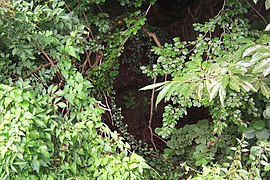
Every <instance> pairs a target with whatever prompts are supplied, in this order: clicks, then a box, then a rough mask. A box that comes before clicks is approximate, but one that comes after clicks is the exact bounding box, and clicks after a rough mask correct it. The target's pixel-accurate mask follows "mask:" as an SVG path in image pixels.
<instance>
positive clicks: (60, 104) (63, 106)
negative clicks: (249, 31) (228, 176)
mask: <svg viewBox="0 0 270 180" xmlns="http://www.w3.org/2000/svg"><path fill="white" fill-rule="evenodd" d="M57 106H59V107H60V108H62V109H63V108H65V107H67V105H66V103H64V102H59V103H57Z"/></svg>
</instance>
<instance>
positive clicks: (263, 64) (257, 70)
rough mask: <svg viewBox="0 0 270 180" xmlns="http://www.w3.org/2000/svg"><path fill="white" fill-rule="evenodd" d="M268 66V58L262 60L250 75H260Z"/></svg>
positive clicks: (269, 60)
mask: <svg viewBox="0 0 270 180" xmlns="http://www.w3.org/2000/svg"><path fill="white" fill-rule="evenodd" d="M269 66H270V58H267V59H265V60H263V61H262V62H260V63H259V64H257V65H256V66H255V67H254V68H253V70H252V73H260V72H262V71H263V70H265V69H266V68H268V67H269Z"/></svg>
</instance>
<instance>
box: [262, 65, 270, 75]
mask: <svg viewBox="0 0 270 180" xmlns="http://www.w3.org/2000/svg"><path fill="white" fill-rule="evenodd" d="M269 74H270V66H269V67H267V68H265V69H264V70H263V76H264V77H266V76H268V75H269Z"/></svg>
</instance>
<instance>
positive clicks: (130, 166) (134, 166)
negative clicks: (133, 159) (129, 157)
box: [129, 163, 138, 169]
mask: <svg viewBox="0 0 270 180" xmlns="http://www.w3.org/2000/svg"><path fill="white" fill-rule="evenodd" d="M137 167H138V164H136V163H133V164H130V165H129V168H130V169H134V168H137Z"/></svg>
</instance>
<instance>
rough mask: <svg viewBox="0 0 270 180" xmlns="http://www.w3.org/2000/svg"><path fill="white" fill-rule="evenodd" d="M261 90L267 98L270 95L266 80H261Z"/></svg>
mask: <svg viewBox="0 0 270 180" xmlns="http://www.w3.org/2000/svg"><path fill="white" fill-rule="evenodd" d="M261 91H262V94H263V95H264V96H265V97H266V98H269V97H270V88H269V86H268V85H267V84H266V83H265V82H264V81H262V82H261Z"/></svg>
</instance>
